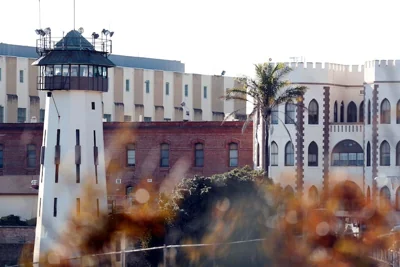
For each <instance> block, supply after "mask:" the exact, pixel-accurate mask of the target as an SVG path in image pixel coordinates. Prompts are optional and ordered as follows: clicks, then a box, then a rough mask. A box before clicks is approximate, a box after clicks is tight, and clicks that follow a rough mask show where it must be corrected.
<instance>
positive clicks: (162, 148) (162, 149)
mask: <svg viewBox="0 0 400 267" xmlns="http://www.w3.org/2000/svg"><path fill="white" fill-rule="evenodd" d="M165 151H166V152H167V156H165V155H164V154H163V152H165ZM169 156H170V146H169V144H168V143H162V144H160V167H161V168H169ZM163 160H166V162H167V163H166V164H164V161H163Z"/></svg>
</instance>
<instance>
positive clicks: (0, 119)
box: [0, 106, 4, 123]
mask: <svg viewBox="0 0 400 267" xmlns="http://www.w3.org/2000/svg"><path fill="white" fill-rule="evenodd" d="M3 122H4V107H3V106H0V123H3Z"/></svg>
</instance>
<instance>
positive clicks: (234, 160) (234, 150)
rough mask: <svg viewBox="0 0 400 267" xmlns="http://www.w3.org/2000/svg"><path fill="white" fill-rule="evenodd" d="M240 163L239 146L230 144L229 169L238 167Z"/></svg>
mask: <svg viewBox="0 0 400 267" xmlns="http://www.w3.org/2000/svg"><path fill="white" fill-rule="evenodd" d="M238 163H239V153H238V144H236V143H230V144H229V167H237V166H238Z"/></svg>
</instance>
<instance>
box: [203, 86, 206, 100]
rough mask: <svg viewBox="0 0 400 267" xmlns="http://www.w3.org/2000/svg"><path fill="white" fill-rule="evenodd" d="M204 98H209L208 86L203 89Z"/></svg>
mask: <svg viewBox="0 0 400 267" xmlns="http://www.w3.org/2000/svg"><path fill="white" fill-rule="evenodd" d="M203 97H204V98H207V86H204V87H203Z"/></svg>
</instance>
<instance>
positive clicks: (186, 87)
mask: <svg viewBox="0 0 400 267" xmlns="http://www.w3.org/2000/svg"><path fill="white" fill-rule="evenodd" d="M188 95H189V85H187V84H185V96H186V97H187V96H188Z"/></svg>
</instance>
